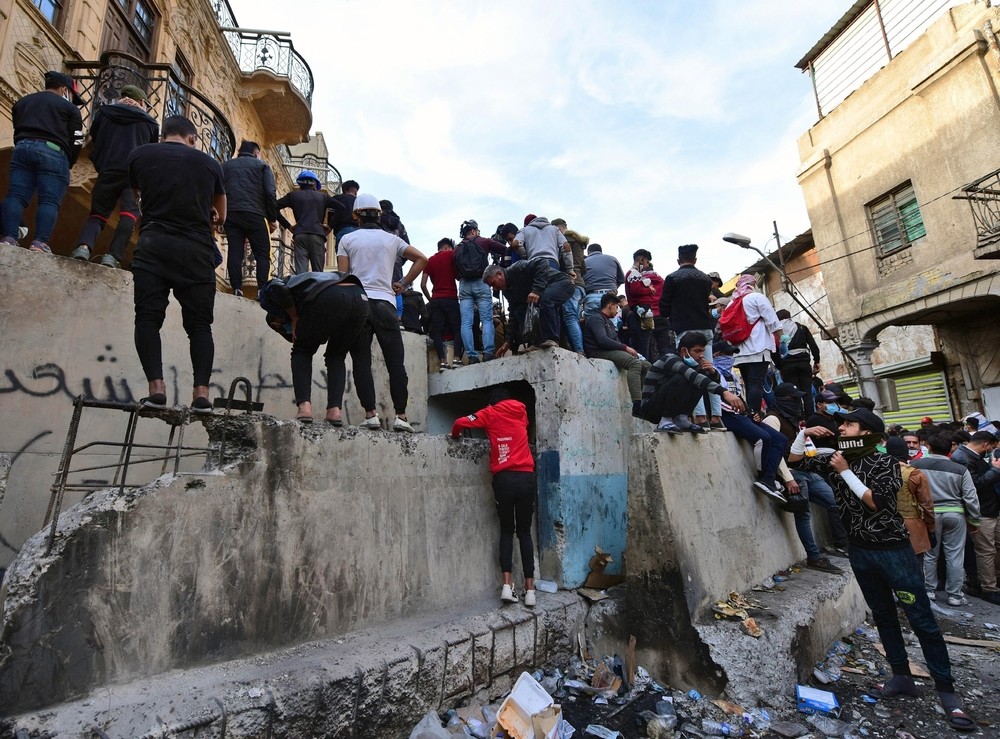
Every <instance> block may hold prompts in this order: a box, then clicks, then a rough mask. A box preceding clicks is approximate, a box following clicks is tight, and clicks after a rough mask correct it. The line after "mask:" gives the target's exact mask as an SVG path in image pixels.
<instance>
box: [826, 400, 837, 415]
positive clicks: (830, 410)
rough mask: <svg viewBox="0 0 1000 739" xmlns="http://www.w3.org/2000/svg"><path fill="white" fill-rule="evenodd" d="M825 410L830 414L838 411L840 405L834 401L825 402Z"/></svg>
mask: <svg viewBox="0 0 1000 739" xmlns="http://www.w3.org/2000/svg"><path fill="white" fill-rule="evenodd" d="M826 412H827V413H829V414H830V415H831V416H832V415H833V414H834V413H840V406H839V405H837V404H836V403H827V404H826Z"/></svg>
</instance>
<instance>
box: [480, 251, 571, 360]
mask: <svg viewBox="0 0 1000 739" xmlns="http://www.w3.org/2000/svg"><path fill="white" fill-rule="evenodd" d="M483 282H485V283H486V284H487V285H489V286H490V287H492V288H493V289H494V290H503V292H504V295H505V296H506V298H507V302H508V303H509V304H510V318H511V322H510V326H511V333H512V335H513V337H514V340H512V341H508V342H506V343H505V344H504V345H503V346H502V347H500V348H498V349H497V356H498V357H499V356H502V355H503V354H505V353H506V352H507V349H508V348H514V347H517V345H518V344H519V343H521V342H520V341H519V339H520V336H521V335H522V332H523V329H524V318H525V316H526V315H527V312H528V304H529V303H534V304H537V305H538V310H539V315H540V318H541V326H542V343H541V344H539V345H538V346H537V347H533V348H536V349H538V348H541V349H550V348H553V347H556V346H558V345H559V327H560V324H561V322H562V313H561V310H562V306H563V303H565V302H566V301H567V300H569V299H570V297H572V295H573V281H572V280H571V279H570V278H569V275H567V274H566V273H565V272H560V271H558V270H554V269H552V267H550V266H549V260H548V259H546V258H545V257H535V258H534V259H522V260H521V261H519V262H515V263H514V264H512V265H511V266H509V267H506V268H504V267H501V266H499V265H496V264H491V265H490V266H489V267H487V268H486V270H485V271H484V272H483ZM485 320H489V319H488V318H487V319H484V321H485Z"/></svg>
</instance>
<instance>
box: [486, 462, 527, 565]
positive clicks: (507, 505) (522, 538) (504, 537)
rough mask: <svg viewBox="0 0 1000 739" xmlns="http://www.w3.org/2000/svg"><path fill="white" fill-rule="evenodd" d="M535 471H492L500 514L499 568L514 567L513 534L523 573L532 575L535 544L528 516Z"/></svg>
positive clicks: (494, 496) (494, 493)
mask: <svg viewBox="0 0 1000 739" xmlns="http://www.w3.org/2000/svg"><path fill="white" fill-rule="evenodd" d="M535 490H536V482H535V473H534V472H514V471H505V472H497V473H496V474H495V475H493V499H494V500H495V501H496V504H497V515H498V516H500V571H501V572H512V571H513V567H514V535H515V534H517V540H518V543H519V545H520V548H521V571H522V574H523V575H524V577H526V578H528V577H531V578H534V576H535V548H534V545H533V544H532V543H531V519H532V517H533V516H534V514H535Z"/></svg>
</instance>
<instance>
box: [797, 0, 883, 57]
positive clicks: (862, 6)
mask: <svg viewBox="0 0 1000 739" xmlns="http://www.w3.org/2000/svg"><path fill="white" fill-rule="evenodd" d="M874 1H875V0H857V2H855V3H854V5H852V6H851V8H850V10H848V11H847V12H846V13H844V14H843V15H842V16H841V17H840V20H839V21H837V22H836V23H834V24H833V27H832V28H831V29H830V30H829V31H827V32H826V33H825V34H824V36H823V38H821V39H820V40H819V41H817V42H816V44H815V45H814V46H813V47H812V48H811V49H809V51H808V52H807V53H806V55H805V56H804V57H802V58H801V59H799V61H798V62H796V64H795V67H796V69H801V70H802V71H805V70H806V69H808V68H809V65H810V64H812V63H813V60H815V59H816V57H818V56H819V55H820V54H822V53H823V51H824V50H825V49H826V47H827V46H829V45H830V43H831V42H832V41H833V40H834V39H835V38H837V37H838V36H839V35H840V34H841V33H843V32H844V29H846V28H847V27H848V26H849V25H851V24H852V23H854V21H855V20H857V18H858V16H860V15H861V14H862V13H863V12H864V11H865V10H866V9H867V8H868V6H869V5H871V4H872V3H873V2H874Z"/></svg>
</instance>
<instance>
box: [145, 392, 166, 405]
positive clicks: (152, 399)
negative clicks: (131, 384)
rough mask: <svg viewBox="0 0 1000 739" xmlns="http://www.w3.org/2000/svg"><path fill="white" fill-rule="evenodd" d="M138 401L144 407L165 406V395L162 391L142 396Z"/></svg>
mask: <svg viewBox="0 0 1000 739" xmlns="http://www.w3.org/2000/svg"><path fill="white" fill-rule="evenodd" d="M139 402H140V403H142V404H143V406H145V407H146V408H166V407H167V396H166V395H164V394H163V393H153V394H152V395H150V396H149V397H148V398H143V399H142V400H140V401H139Z"/></svg>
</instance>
